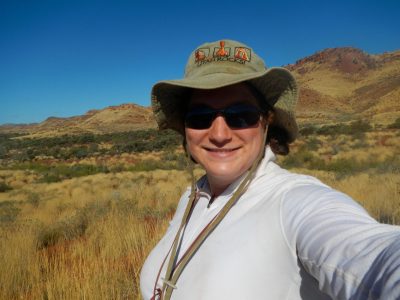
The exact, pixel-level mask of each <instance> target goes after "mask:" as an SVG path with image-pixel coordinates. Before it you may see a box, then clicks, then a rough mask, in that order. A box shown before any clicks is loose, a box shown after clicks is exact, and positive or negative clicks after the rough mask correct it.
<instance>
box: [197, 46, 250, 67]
mask: <svg viewBox="0 0 400 300" xmlns="http://www.w3.org/2000/svg"><path fill="white" fill-rule="evenodd" d="M211 52H212V53H211ZM231 52H232V51H231V47H226V46H225V41H220V42H219V47H215V48H214V51H211V49H210V48H198V49H197V50H196V51H195V52H194V61H195V63H196V64H197V66H202V65H204V64H207V63H210V62H216V61H229V62H236V63H240V64H245V63H246V62H250V61H251V49H250V48H247V47H235V48H234V51H233V53H231Z"/></svg>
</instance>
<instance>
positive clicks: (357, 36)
mask: <svg viewBox="0 0 400 300" xmlns="http://www.w3.org/2000/svg"><path fill="white" fill-rule="evenodd" d="M399 15H400V1H397V0H373V1H368V0H365V1H361V0H359V1H344V0H340V1H333V0H331V1H324V0H319V1H310V0H304V1H300V0H299V1H288V0H281V1H277V0H274V1H267V0H264V1H209V0H203V1H197V2H195V1H179V2H178V1H133V0H131V1H85V0H81V1H74V0H69V1H62V0H49V1H41V0H36V1H34V0H31V1H24V0H18V1H17V0H10V1H5V0H0V124H4V123H31V122H41V121H43V120H45V119H46V118H47V117H50V116H58V117H67V116H73V115H80V114H83V113H85V112H86V111H88V110H90V109H100V108H104V107H106V106H110V105H119V104H122V103H128V102H131V103H137V104H140V105H145V106H148V105H150V89H151V86H152V85H153V84H154V83H155V82H157V81H158V80H163V79H176V78H181V77H182V75H183V69H184V66H185V64H186V60H187V57H188V55H189V54H190V52H191V51H192V50H194V48H196V47H197V46H198V45H200V44H202V43H203V42H205V41H214V40H220V39H226V38H229V39H235V40H239V41H241V42H244V43H245V44H247V45H249V46H250V47H252V48H254V50H255V52H257V53H258V54H259V55H260V56H261V57H263V58H264V60H265V62H266V64H267V66H282V65H286V64H289V63H294V62H295V61H296V60H297V59H300V58H303V57H305V56H308V55H311V54H313V53H315V52H316V51H319V50H322V49H325V48H329V47H341V46H354V47H357V48H361V49H362V50H364V51H366V52H368V53H372V54H376V53H382V52H385V51H393V50H397V49H400V33H399V28H400V18H399Z"/></svg>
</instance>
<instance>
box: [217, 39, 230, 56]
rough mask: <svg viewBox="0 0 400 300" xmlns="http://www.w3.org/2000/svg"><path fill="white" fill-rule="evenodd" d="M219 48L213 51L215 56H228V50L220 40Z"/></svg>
mask: <svg viewBox="0 0 400 300" xmlns="http://www.w3.org/2000/svg"><path fill="white" fill-rule="evenodd" d="M219 45H220V48H219V49H218V51H217V52H215V55H216V56H228V55H229V52H228V51H226V50H225V42H224V41H220V42H219Z"/></svg>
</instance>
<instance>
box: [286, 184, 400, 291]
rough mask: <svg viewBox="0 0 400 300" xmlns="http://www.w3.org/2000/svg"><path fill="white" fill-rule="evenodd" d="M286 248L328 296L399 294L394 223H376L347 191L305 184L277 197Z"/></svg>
mask: <svg viewBox="0 0 400 300" xmlns="http://www.w3.org/2000/svg"><path fill="white" fill-rule="evenodd" d="M281 221H282V227H283V230H284V234H285V236H286V238H287V242H288V244H289V247H291V248H292V250H293V251H295V252H297V256H298V258H299V260H300V261H301V263H302V265H303V266H304V268H305V270H306V271H307V272H309V273H310V274H311V275H312V276H313V277H314V278H316V279H317V280H318V282H319V288H320V290H321V291H322V292H324V293H326V294H328V295H330V296H331V297H332V298H334V299H399V298H400V227H399V226H392V225H385V224H380V223H378V222H377V221H376V220H374V219H373V218H372V217H371V216H369V215H368V213H367V212H366V211H365V210H364V209H363V208H362V207H361V206H360V205H359V204H357V203H356V202H355V201H354V200H352V199H351V198H350V197H348V196H347V195H345V194H343V193H340V192H338V191H336V190H333V189H331V188H329V187H327V186H324V185H323V184H313V183H305V184H300V185H297V186H296V187H294V188H290V189H288V190H287V191H286V192H285V193H284V196H283V201H282V206H281Z"/></svg>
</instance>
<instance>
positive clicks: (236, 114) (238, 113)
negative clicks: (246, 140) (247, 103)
mask: <svg viewBox="0 0 400 300" xmlns="http://www.w3.org/2000/svg"><path fill="white" fill-rule="evenodd" d="M225 119H226V122H227V124H228V125H229V126H230V127H232V128H246V127H250V126H254V125H256V124H257V122H258V121H259V120H260V112H259V111H258V110H257V109H256V108H253V107H242V108H239V109H234V110H231V111H229V112H226V113H225Z"/></svg>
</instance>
